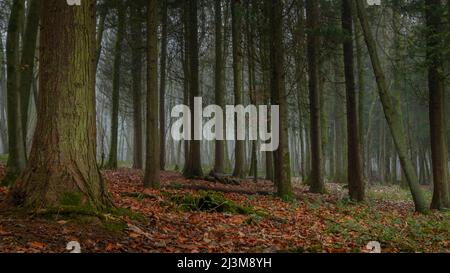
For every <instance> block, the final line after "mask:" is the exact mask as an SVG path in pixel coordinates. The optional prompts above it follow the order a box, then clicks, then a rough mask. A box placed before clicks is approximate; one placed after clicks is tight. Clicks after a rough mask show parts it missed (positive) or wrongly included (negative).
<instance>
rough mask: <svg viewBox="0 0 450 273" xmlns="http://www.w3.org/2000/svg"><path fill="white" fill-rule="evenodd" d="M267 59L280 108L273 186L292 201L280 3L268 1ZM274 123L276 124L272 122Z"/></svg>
mask: <svg viewBox="0 0 450 273" xmlns="http://www.w3.org/2000/svg"><path fill="white" fill-rule="evenodd" d="M270 15H271V16H270V22H271V32H270V59H271V67H272V73H271V74H272V77H271V89H272V90H271V94H272V103H273V104H275V105H279V107H280V120H279V124H280V134H279V140H280V145H279V147H278V149H277V150H276V151H275V152H274V167H275V184H276V185H277V195H278V196H279V197H281V198H283V199H291V198H292V185H291V161H290V154H289V134H288V126H289V125H288V104H287V98H286V95H287V94H286V86H285V72H284V63H285V61H284V46H283V38H284V37H283V3H282V1H278V0H271V12H270ZM273 122H278V121H277V120H274V121H273Z"/></svg>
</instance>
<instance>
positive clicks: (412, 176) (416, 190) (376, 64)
mask: <svg viewBox="0 0 450 273" xmlns="http://www.w3.org/2000/svg"><path fill="white" fill-rule="evenodd" d="M356 10H357V13H358V18H359V22H360V24H361V28H362V32H363V34H364V38H365V41H366V45H367V49H368V51H369V55H370V59H371V60H372V67H373V70H374V73H375V78H376V81H377V85H378V93H379V95H380V99H381V103H382V106H383V110H384V114H385V117H386V121H387V123H388V125H389V129H390V131H391V135H392V138H393V139H394V143H395V147H396V149H397V153H398V155H399V158H400V163H401V165H402V168H403V172H404V174H405V178H406V180H407V181H408V185H409V188H410V190H411V194H412V196H413V200H414V204H415V208H416V210H417V211H419V212H424V211H426V210H427V206H426V204H425V199H424V195H423V193H422V190H421V189H420V186H419V180H418V178H417V174H416V172H415V170H414V166H413V164H412V162H411V160H410V159H409V157H408V151H407V150H408V147H407V143H406V133H405V128H404V125H403V121H402V120H401V119H400V118H399V115H398V113H397V111H396V108H395V106H394V103H393V102H392V99H391V97H390V94H389V89H388V85H387V82H386V77H385V75H384V72H383V69H382V66H381V62H380V58H379V56H378V51H377V45H376V43H375V40H374V38H373V34H372V30H371V29H370V25H369V20H368V17H367V12H366V10H365V4H364V1H363V0H356Z"/></svg>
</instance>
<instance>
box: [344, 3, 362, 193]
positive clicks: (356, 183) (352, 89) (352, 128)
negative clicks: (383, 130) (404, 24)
mask: <svg viewBox="0 0 450 273" xmlns="http://www.w3.org/2000/svg"><path fill="white" fill-rule="evenodd" d="M351 1H352V0H343V1H342V29H343V31H344V35H346V37H345V38H344V48H343V49H344V66H345V86H346V91H347V92H346V93H347V135H348V138H347V139H348V144H347V148H348V166H347V173H348V184H349V187H348V188H349V195H350V198H351V199H352V200H354V201H357V202H362V201H364V193H365V192H364V181H363V167H362V159H361V150H360V148H361V140H360V136H359V123H358V106H357V97H356V86H355V74H354V71H355V65H354V64H355V61H354V55H353V14H352V4H351Z"/></svg>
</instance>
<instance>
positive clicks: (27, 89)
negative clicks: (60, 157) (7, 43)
mask: <svg viewBox="0 0 450 273" xmlns="http://www.w3.org/2000/svg"><path fill="white" fill-rule="evenodd" d="M40 3H41V1H39V0H31V1H30V3H29V5H30V6H29V8H28V16H27V22H26V29H25V34H24V35H25V37H26V39H25V40H24V43H23V48H22V57H21V64H20V68H21V71H20V85H19V88H20V96H21V97H20V103H21V116H22V129H23V133H22V136H23V143H24V144H23V145H24V147H25V151H26V139H27V132H28V126H27V125H28V108H29V104H30V93H31V85H32V82H33V80H34V60H35V55H36V54H35V53H36V41H37V35H38V28H39V6H40Z"/></svg>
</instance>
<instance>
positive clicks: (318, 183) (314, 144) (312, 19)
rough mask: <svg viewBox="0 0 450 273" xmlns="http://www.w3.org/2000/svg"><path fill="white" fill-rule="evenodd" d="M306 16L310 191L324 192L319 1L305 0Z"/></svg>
mask: <svg viewBox="0 0 450 273" xmlns="http://www.w3.org/2000/svg"><path fill="white" fill-rule="evenodd" d="M306 17H307V26H308V29H309V31H310V32H309V33H308V39H307V41H308V54H307V55H308V73H309V100H310V115H311V139H310V142H311V177H310V184H311V187H310V191H311V192H312V193H323V192H325V183H324V177H323V165H324V164H323V153H322V129H321V128H322V126H321V124H322V117H321V116H322V115H321V101H320V98H321V93H322V90H320V89H319V52H318V51H319V48H320V42H319V37H318V34H317V33H315V32H316V31H317V28H318V26H319V2H318V1H316V0H306Z"/></svg>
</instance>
